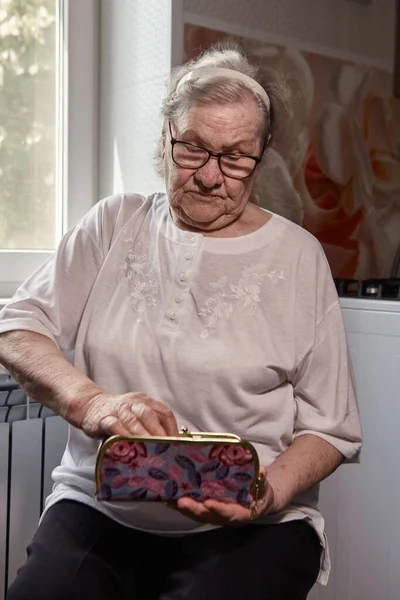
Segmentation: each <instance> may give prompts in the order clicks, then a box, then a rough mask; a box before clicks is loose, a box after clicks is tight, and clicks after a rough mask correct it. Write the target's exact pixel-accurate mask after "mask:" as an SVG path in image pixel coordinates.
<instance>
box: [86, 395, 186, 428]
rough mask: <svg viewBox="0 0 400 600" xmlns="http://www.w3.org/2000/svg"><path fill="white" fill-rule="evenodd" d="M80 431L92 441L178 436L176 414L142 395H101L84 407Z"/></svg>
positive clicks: (88, 401) (156, 401) (90, 400)
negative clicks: (120, 437) (126, 436)
mask: <svg viewBox="0 0 400 600" xmlns="http://www.w3.org/2000/svg"><path fill="white" fill-rule="evenodd" d="M75 420H77V421H78V422H79V423H80V424H79V426H80V428H81V429H82V431H84V433H86V435H88V436H89V437H91V438H100V439H101V438H104V437H106V436H109V435H148V436H153V435H160V436H164V435H172V436H176V435H178V426H177V423H176V420H175V417H174V414H173V412H172V411H171V410H170V409H169V408H168V406H166V405H165V404H163V403H162V402H158V400H153V398H150V397H149V396H147V395H146V394H143V393H141V392H132V393H129V394H121V395H112V394H98V395H96V396H94V397H93V398H91V399H89V400H87V401H86V402H85V403H84V404H83V406H82V407H81V410H80V414H79V418H77V419H75Z"/></svg>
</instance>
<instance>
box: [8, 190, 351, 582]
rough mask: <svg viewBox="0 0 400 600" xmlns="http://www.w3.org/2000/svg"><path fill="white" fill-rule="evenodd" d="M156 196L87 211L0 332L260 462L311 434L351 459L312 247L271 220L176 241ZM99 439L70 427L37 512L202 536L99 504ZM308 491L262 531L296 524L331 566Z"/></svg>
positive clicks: (341, 338) (187, 526) (345, 398)
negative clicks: (245, 230)
mask: <svg viewBox="0 0 400 600" xmlns="http://www.w3.org/2000/svg"><path fill="white" fill-rule="evenodd" d="M168 209H169V204H168V199H167V197H166V195H165V194H156V195H154V196H151V197H149V198H147V199H145V198H143V197H141V196H138V195H129V194H127V195H118V196H112V197H109V198H106V199H104V200H102V201H101V202H99V203H98V204H97V205H96V206H94V207H93V208H92V210H91V211H90V212H89V213H88V214H87V215H86V216H85V217H84V218H83V219H82V220H81V221H80V222H79V223H78V224H77V225H76V227H74V228H73V229H71V230H70V231H69V232H68V233H67V234H66V235H65V236H64V237H63V239H62V241H61V243H60V245H59V248H58V250H57V251H56V253H55V254H54V256H53V257H52V258H51V259H49V260H48V261H47V262H46V263H45V264H44V265H43V266H42V267H41V268H40V269H39V270H38V271H37V272H36V273H35V274H34V275H33V276H31V277H30V278H29V279H28V280H27V281H26V282H25V283H24V284H23V285H22V286H21V287H20V289H19V290H18V291H17V293H16V294H15V296H14V298H13V299H12V300H11V302H10V303H9V304H8V305H7V306H6V307H5V308H4V309H3V311H2V312H1V313H0V332H4V331H10V330H15V329H26V330H29V331H36V332H38V333H42V334H44V335H46V336H48V337H49V338H51V339H52V340H53V341H54V342H55V343H56V344H57V346H58V347H59V348H60V349H61V350H62V352H63V353H64V354H65V356H66V357H67V358H68V359H69V360H70V361H71V362H72V363H73V364H74V365H75V366H76V367H77V368H78V369H79V370H81V371H82V372H84V373H86V374H87V375H88V376H89V377H90V378H91V379H92V380H93V381H95V382H96V384H98V385H99V386H100V387H101V388H102V389H104V390H105V391H107V392H109V393H113V394H122V393H126V392H130V391H142V392H145V393H146V394H148V395H149V396H151V397H153V398H155V399H157V400H160V401H162V402H164V403H165V404H167V405H168V406H169V407H170V408H171V409H172V411H173V412H174V414H175V416H176V419H177V422H178V426H183V425H184V426H186V427H188V429H189V430H194V431H196V430H197V431H215V432H222V431H230V432H232V433H235V434H237V435H239V436H240V437H242V438H244V439H246V440H248V441H250V442H251V443H252V444H254V446H255V447H256V449H257V451H258V454H259V457H260V463H261V465H263V466H268V465H269V464H270V463H271V462H272V461H273V460H274V459H275V458H276V457H277V456H279V455H280V454H281V453H282V452H284V451H285V450H286V449H287V448H288V447H289V445H290V444H291V443H292V442H293V440H294V439H295V438H296V437H297V436H299V435H303V434H306V433H312V434H314V435H317V436H320V437H321V438H323V439H325V440H327V441H328V442H330V443H331V444H332V445H333V446H335V447H336V448H337V449H338V450H339V451H340V452H342V453H343V454H344V455H345V457H346V458H347V460H348V461H353V462H354V461H357V460H358V455H359V450H360V447H361V428H360V421H359V415H358V409H357V401H356V397H355V391H354V384H353V378H352V372H351V366H350V363H349V356H348V349H347V344H346V337H345V332H344V327H343V321H342V314H341V309H340V305H339V301H338V297H337V294H336V289H335V286H334V283H333V280H332V276H331V273H330V269H329V266H328V264H327V261H326V258H325V255H324V253H323V251H322V249H321V247H320V245H319V243H318V241H317V240H316V239H315V238H314V237H313V236H312V235H310V234H309V233H308V232H306V231H305V230H304V229H302V228H301V227H298V226H296V225H294V224H293V223H291V222H290V221H287V220H286V219H284V218H282V217H279V216H277V215H273V216H272V218H271V219H270V220H269V221H268V223H266V224H265V225H264V226H263V227H261V228H260V229H258V230H257V231H255V232H254V233H251V234H248V235H245V236H242V237H237V238H214V237H206V236H203V235H202V234H199V233H192V232H188V231H183V230H181V229H179V228H178V227H177V226H176V225H175V224H174V222H173V221H172V219H171V217H170V215H169V210H168ZM97 447H98V442H97V441H95V440H92V439H89V438H88V437H87V436H85V435H84V434H83V433H82V432H81V431H80V430H78V429H75V428H73V427H70V435H69V440H68V445H67V448H66V450H65V453H64V456H63V459H62V462H61V465H60V466H59V467H57V468H56V469H55V470H54V472H53V478H54V482H55V485H54V488H53V491H52V493H51V494H50V496H49V497H48V498H47V502H46V509H45V510H47V509H48V508H49V507H50V506H51V505H52V504H54V503H55V502H57V501H59V500H60V499H62V498H71V499H76V500H79V501H82V502H84V503H86V504H88V505H90V506H93V507H94V508H96V509H98V510H101V511H103V512H104V513H106V514H107V515H109V516H110V517H112V518H113V519H116V520H117V521H119V522H121V523H123V524H124V525H128V526H131V527H134V528H137V529H141V530H145V531H152V532H157V533H163V534H166V535H176V534H182V533H184V532H189V531H190V532H194V531H204V530H205V529H208V528H211V527H212V526H208V525H206V526H205V525H200V524H199V523H197V522H195V521H193V520H192V519H190V518H187V517H184V516H182V515H180V514H179V513H177V512H176V511H173V510H171V509H169V508H167V507H166V506H164V505H162V504H158V503H134V502H132V503H121V504H120V505H117V504H112V503H108V502H105V503H99V502H98V501H97V500H96V499H95V497H94V492H95V482H94V465H95V457H96V451H97ZM317 503H318V486H315V487H313V488H312V489H310V490H309V491H307V492H305V493H303V494H301V495H299V496H298V497H297V498H295V500H294V501H293V502H292V503H291V504H290V505H289V506H287V507H286V508H285V510H283V511H282V512H281V513H279V514H275V515H271V516H268V517H265V518H264V519H263V521H264V522H266V523H271V522H283V521H287V520H292V519H299V518H300V519H307V520H308V521H309V522H310V523H311V524H312V525H313V526H314V528H315V529H316V531H317V533H318V534H319V536H320V539H321V543H322V545H323V546H324V548H325V552H324V553H323V556H322V560H321V572H320V575H319V581H320V583H326V581H327V578H328V574H329V557H328V551H327V546H326V540H325V536H324V520H323V517H322V516H321V514H320V513H319V511H318V508H317Z"/></svg>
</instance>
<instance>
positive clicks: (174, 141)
mask: <svg viewBox="0 0 400 600" xmlns="http://www.w3.org/2000/svg"><path fill="white" fill-rule="evenodd" d="M168 128H169V136H170V142H171V146H172V152H171V155H172V160H173V161H174V163H175V164H176V165H178V167H180V168H181V169H190V170H191V171H197V170H198V169H201V168H202V167H204V165H206V164H207V163H208V161H209V160H210V158H211V157H213V158H216V159H217V160H218V167H219V170H220V171H221V173H222V174H223V175H225V177H230V178H231V179H237V180H239V181H243V180H244V179H248V178H249V177H251V175H253V173H254V171H255V170H256V168H257V165H258V164H259V163H260V162H261V160H262V157H263V154H264V150H265V144H266V140H265V141H264V144H263V147H262V150H261V156H249V155H247V154H232V153H229V152H218V153H216V152H211V151H210V150H207V148H203V147H202V146H197V145H196V144H190V143H189V142H184V141H182V140H178V139H177V138H175V137H174V136H173V135H172V130H171V122H170V121H168ZM175 144H185V146H191V147H192V148H198V149H199V150H203V151H204V152H207V155H208V156H207V158H206V159H205V161H204V162H203V164H202V165H199V166H198V167H196V168H195V169H193V167H184V166H182V165H180V164H179V163H178V162H176V160H175V158H174V146H175ZM223 156H236V157H237V156H242V157H243V158H251V159H252V160H254V168H253V170H252V171H251V173H249V174H248V175H245V176H244V177H234V176H232V175H227V174H226V173H224V170H223V169H222V168H221V158H222V157H223Z"/></svg>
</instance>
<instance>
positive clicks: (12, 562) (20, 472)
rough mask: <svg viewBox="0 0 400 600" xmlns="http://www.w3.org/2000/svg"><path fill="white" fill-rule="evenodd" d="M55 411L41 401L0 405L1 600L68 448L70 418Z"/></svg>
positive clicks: (23, 556) (23, 559)
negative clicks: (66, 418)
mask: <svg viewBox="0 0 400 600" xmlns="http://www.w3.org/2000/svg"><path fill="white" fill-rule="evenodd" d="M39 411H40V413H41V414H40V417H36V418H24V416H25V417H26V416H27V415H29V414H30V415H31V416H32V414H33V415H35V413H36V414H37V415H39ZM51 414H52V413H50V412H49V411H47V409H42V407H40V406H39V405H30V407H29V409H28V407H27V406H11V407H6V406H2V407H0V600H4V598H5V593H6V590H7V588H8V587H9V585H10V584H11V583H12V581H13V580H14V578H15V575H16V573H17V570H18V569H19V567H20V566H21V565H22V564H23V563H24V562H25V558H26V546H27V544H28V543H29V541H30V539H31V538H32V536H33V534H34V532H35V530H36V528H37V525H38V520H39V517H40V513H41V511H42V508H43V502H44V500H45V498H46V496H47V495H48V494H49V493H50V491H51V487H52V480H51V472H52V470H53V468H54V467H55V466H57V465H58V464H59V463H60V460H61V457H62V454H63V452H64V449H65V445H66V441H67V432H68V428H67V423H66V422H65V421H63V420H62V419H61V418H60V417H57V416H51ZM49 415H50V416H49ZM21 417H22V418H23V420H19V419H21Z"/></svg>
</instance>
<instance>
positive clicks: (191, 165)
mask: <svg viewBox="0 0 400 600" xmlns="http://www.w3.org/2000/svg"><path fill="white" fill-rule="evenodd" d="M168 126H169V135H170V137H171V146H172V160H173V161H174V163H175V164H176V165H178V167H182V168H183V169H193V170H196V169H201V167H204V165H205V164H206V163H207V162H208V161H209V160H210V158H211V157H212V158H216V159H217V160H218V166H219V168H220V170H221V172H222V173H223V174H224V175H226V176H227V177H232V179H246V178H247V177H250V175H251V174H252V173H253V171H254V169H255V168H256V166H257V165H258V163H259V162H260V161H261V157H258V156H245V155H244V154H224V153H218V154H216V153H215V152H210V151H209V150H206V149H205V148H201V147H200V146H195V145H194V144H188V143H187V142H181V141H180V140H177V139H176V138H174V136H173V135H172V131H171V123H168ZM263 151H264V149H263ZM261 156H262V152H261Z"/></svg>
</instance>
